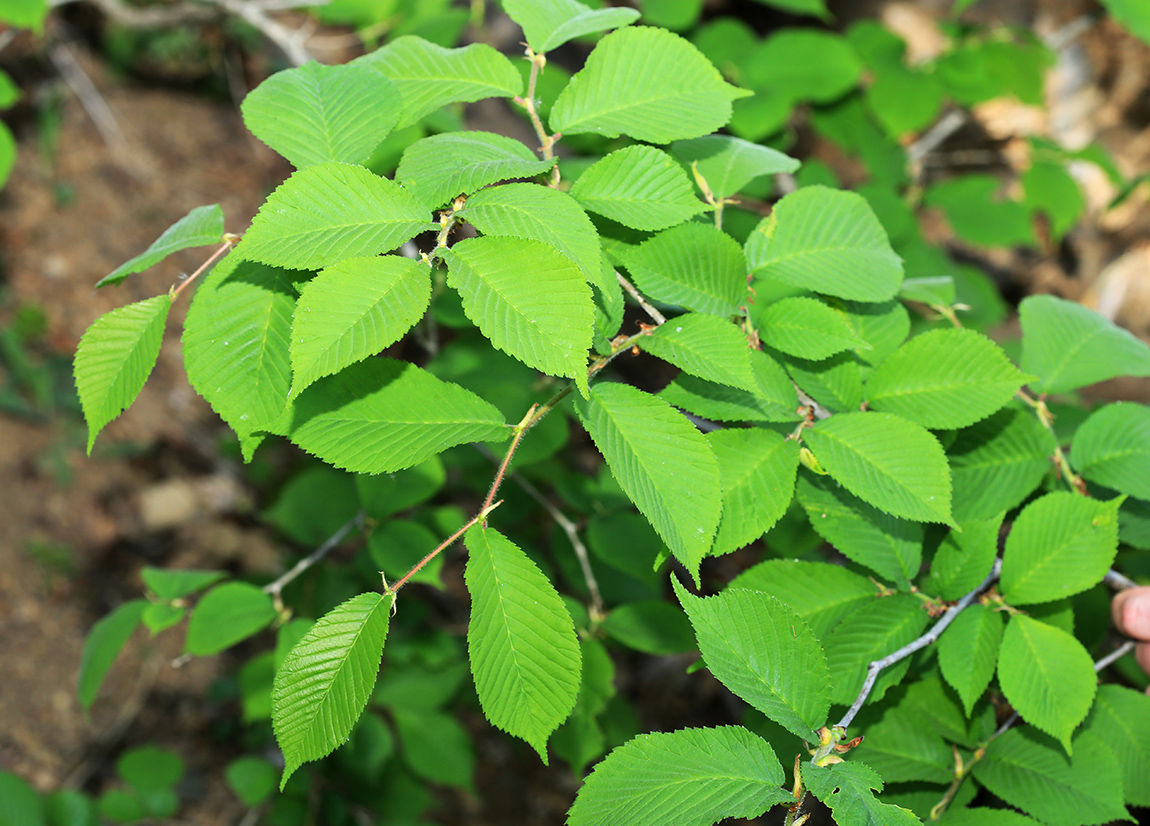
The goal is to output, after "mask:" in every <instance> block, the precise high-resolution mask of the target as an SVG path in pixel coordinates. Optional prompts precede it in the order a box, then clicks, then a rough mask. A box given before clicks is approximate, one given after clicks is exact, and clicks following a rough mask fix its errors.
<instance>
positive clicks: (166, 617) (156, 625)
mask: <svg viewBox="0 0 1150 826" xmlns="http://www.w3.org/2000/svg"><path fill="white" fill-rule="evenodd" d="M187 614H188V609H187V608H179V607H176V606H175V605H172V604H171V603H167V602H153V603H149V604H148V607H147V608H145V609H144V616H143V617H141V620H143V623H144V625H145V626H146V627H147V629H148V630H149V631H151V632H152V636H153V637H154V636H156V634H158V633H160V632H161V631H166V630H168V629H169V628H171V627H173V626H175V625H179V624H180V622H182V621H183V619H184V617H185V616H187Z"/></svg>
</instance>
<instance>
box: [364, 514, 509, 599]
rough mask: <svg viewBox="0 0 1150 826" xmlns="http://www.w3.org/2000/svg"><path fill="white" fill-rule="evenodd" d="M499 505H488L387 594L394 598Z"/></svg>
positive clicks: (394, 585) (389, 588) (388, 589)
mask: <svg viewBox="0 0 1150 826" xmlns="http://www.w3.org/2000/svg"><path fill="white" fill-rule="evenodd" d="M499 505H500V503H499V502H496V503H494V504H492V505H488V506H487V507H485V508H483V509H482V510H481V511H479V513H477V514H475V516H473V517H471V521H470V522H468V523H467V524H466V525H464V526H463V527H462V528H460V529H459V530H457V531H456V532H455V533H453V534H452V535H451V536H449V537H447V539H445V540H443V541H442V542H440V543H439V546H438V547H436V549H435V550H434V551H432V552H431V553H429V554H428V555H427V556H425V557H424V558H423V559H421V560H419V562H417V563H416V564H415V567H414V568H412V569H411V570H410V571H408V572H407V573H406V574H404V575H403V576H402V577H401V578H400V579H399V580H398V581H397V582H395V583H394V584H392V585H391V586H389V587H387V588H386V589H385V590H386V592H387V593H388V594H390V595H391V596H392V597H393V598H394V597H395V595H396V594H397V593H398V592H399V589H400V588H402V587H403V586H404V585H405V584H406V583H407V581H408V580H409V579H411V578H412V577H413V576H415V575H416V574H418V573H419V572H420V571H421V570H422V569H423V566H424V565H426V564H427V563H428V562H430V561H431V560H433V559H435V557H437V556H439V554H440V552H442V551H443V550H444V549H445V548H447V547H448V546H450V545H451V543H452V542H454V541H455V540H457V539H459V537H461V536H463V535H464V534H465V533H467V530H468V528H470V527H471V526H472V525H474V524H475V523H476V522H482V521H483V520H485V519H486V518H487V515H488V514H489V513H491V512H492V511H493V510H495V509H496V508H497V507H499ZM394 606H395V602H394V599H393V601H392V607H393V609H394Z"/></svg>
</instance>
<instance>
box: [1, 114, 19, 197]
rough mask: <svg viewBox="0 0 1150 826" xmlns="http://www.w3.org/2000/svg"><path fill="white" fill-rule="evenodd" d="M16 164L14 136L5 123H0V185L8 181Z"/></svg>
mask: <svg viewBox="0 0 1150 826" xmlns="http://www.w3.org/2000/svg"><path fill="white" fill-rule="evenodd" d="M15 165H16V138H14V137H13V136H12V130H11V129H9V128H8V127H7V125H6V124H3V123H0V187H2V186H4V184H5V183H7V181H8V176H9V175H11V174H12V168H13V167H14V166H15Z"/></svg>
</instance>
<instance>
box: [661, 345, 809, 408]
mask: <svg viewBox="0 0 1150 826" xmlns="http://www.w3.org/2000/svg"><path fill="white" fill-rule="evenodd" d="M748 355H749V357H750V361H751V371H752V372H753V373H754V374H755V380H756V382H755V391H756V392H753V393H751V392H748V391H746V390H739V389H738V388H735V387H730V386H729V385H722V384H714V383H712V382H709V381H704V380H702V379H699V378H696V377H694V376H689V375H684V374H680V375H679V377H678V378H676V379H675V380H674V381H673V382H671V383H670V384H669V385H667V386H666V387H665V388H663V390H662V392H660V393H659V398H661V399H663V400H664V401H666V402H668V403H669V404H673V405H675V406H676V407H681V408H683V409H684V410H687V411H688V412H691V413H694V414H695V415H696V416H702V417H703V418H705V419H716V420H718V421H721V422H795V421H798V420H799V415H798V413H797V409H798V404H799V400H798V396H797V395H795V388H794V385H792V384H791V381H790V379H789V378H787V374H786V372H785V371H784V370H783V369H782V368H781V367H780V366H779V365H778V363H777V362H776V361H775V360H774V359H772V358H771V357H770V356H769V355H767V354H766V353H764V352H762V351H761V350H751V351H749V353H748Z"/></svg>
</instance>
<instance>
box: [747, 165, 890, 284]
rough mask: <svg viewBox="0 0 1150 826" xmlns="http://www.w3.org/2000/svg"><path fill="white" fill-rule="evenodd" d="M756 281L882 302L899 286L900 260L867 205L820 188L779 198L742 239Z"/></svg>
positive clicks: (847, 194)
mask: <svg viewBox="0 0 1150 826" xmlns="http://www.w3.org/2000/svg"><path fill="white" fill-rule="evenodd" d="M746 253H747V264H748V266H749V267H750V270H751V272H752V273H754V274H755V275H756V276H759V277H765V278H774V279H777V280H779V281H782V282H784V283H787V284H794V285H796V286H799V287H804V288H806V289H808V290H814V291H815V292H818V293H825V294H827V295H834V296H838V297H839V298H848V299H854V300H857V301H886V300H887V299H888V298H893V297H894V296H895V295H896V294H897V293H898V288H899V285H900V284H901V283H902V259H900V258H899V257H898V256H897V255H895V253H894V250H892V249H891V247H890V241H889V240H887V236H886V232H885V231H884V230H883V228H882V225H881V224H880V223H879V221H878V218H876V217H875V214H874V212H873V211H872V210H871V208H870V205H869V204H868V203H867V202H866V200H865V199H864V198H863V197H862V196H861V195H858V194H856V193H854V192H843V191H840V190H835V189H828V188H827V187H825V186H808V187H803V188H802V189H800V190H798V191H797V192H792V193H791V194H790V195H787V196H785V197H783V198H782V200H780V201H779V202H778V203H777V204H775V207H774V209H773V210H771V214H770V215H768V216H767V217H766V218H764V219H763V220H762V221H761V222H760V223H759V225H758V226H757V227H756V228H755V231H754V232H753V233H751V237H750V238H748V239H747V247H746Z"/></svg>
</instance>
